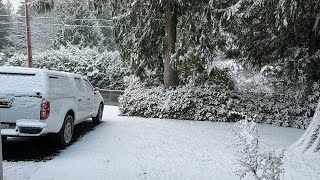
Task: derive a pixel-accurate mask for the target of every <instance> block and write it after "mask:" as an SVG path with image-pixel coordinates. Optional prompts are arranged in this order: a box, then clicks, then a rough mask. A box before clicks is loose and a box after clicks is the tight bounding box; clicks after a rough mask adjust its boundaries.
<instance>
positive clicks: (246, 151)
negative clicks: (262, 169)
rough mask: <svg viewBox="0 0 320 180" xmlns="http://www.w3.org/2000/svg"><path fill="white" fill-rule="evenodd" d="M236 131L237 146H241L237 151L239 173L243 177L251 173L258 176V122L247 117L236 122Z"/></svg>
mask: <svg viewBox="0 0 320 180" xmlns="http://www.w3.org/2000/svg"><path fill="white" fill-rule="evenodd" d="M235 127H236V128H237V129H238V130H237V131H235V132H236V138H237V139H236V141H235V146H236V147H241V150H240V151H238V152H237V153H236V156H237V157H238V163H239V165H240V169H239V170H238V171H237V174H238V175H239V176H240V177H241V178H243V177H244V176H246V175H247V174H249V173H252V175H253V176H254V177H255V178H256V179H259V178H258V157H259V152H258V148H259V140H258V129H257V124H256V123H255V122H253V121H252V119H251V118H248V117H247V116H246V118H245V119H244V120H241V121H239V122H237V123H236V124H235Z"/></svg>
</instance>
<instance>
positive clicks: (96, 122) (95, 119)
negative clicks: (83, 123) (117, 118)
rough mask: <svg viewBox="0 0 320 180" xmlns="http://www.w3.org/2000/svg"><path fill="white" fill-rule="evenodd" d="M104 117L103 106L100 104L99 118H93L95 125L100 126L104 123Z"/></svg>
mask: <svg viewBox="0 0 320 180" xmlns="http://www.w3.org/2000/svg"><path fill="white" fill-rule="evenodd" d="M102 115H103V104H102V103H100V105H99V110H98V114H97V116H96V117H93V118H92V122H93V124H100V123H101V121H102Z"/></svg>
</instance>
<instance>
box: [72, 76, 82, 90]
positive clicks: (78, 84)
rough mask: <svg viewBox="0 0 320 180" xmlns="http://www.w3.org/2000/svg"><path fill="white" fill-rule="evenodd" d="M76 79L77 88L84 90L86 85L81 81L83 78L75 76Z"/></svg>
mask: <svg viewBox="0 0 320 180" xmlns="http://www.w3.org/2000/svg"><path fill="white" fill-rule="evenodd" d="M74 80H75V81H76V85H77V88H78V90H79V91H80V92H84V87H83V84H82V82H81V79H80V78H74Z"/></svg>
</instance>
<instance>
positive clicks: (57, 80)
mask: <svg viewBox="0 0 320 180" xmlns="http://www.w3.org/2000/svg"><path fill="white" fill-rule="evenodd" d="M49 89H50V93H51V94H53V95H63V94H66V93H70V83H69V79H68V77H66V76H57V75H49Z"/></svg>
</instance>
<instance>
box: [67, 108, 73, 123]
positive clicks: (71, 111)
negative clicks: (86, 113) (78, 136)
mask: <svg viewBox="0 0 320 180" xmlns="http://www.w3.org/2000/svg"><path fill="white" fill-rule="evenodd" d="M68 114H69V115H71V116H72V117H73V121H74V112H73V110H71V109H70V110H69V111H68V112H67V115H68Z"/></svg>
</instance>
